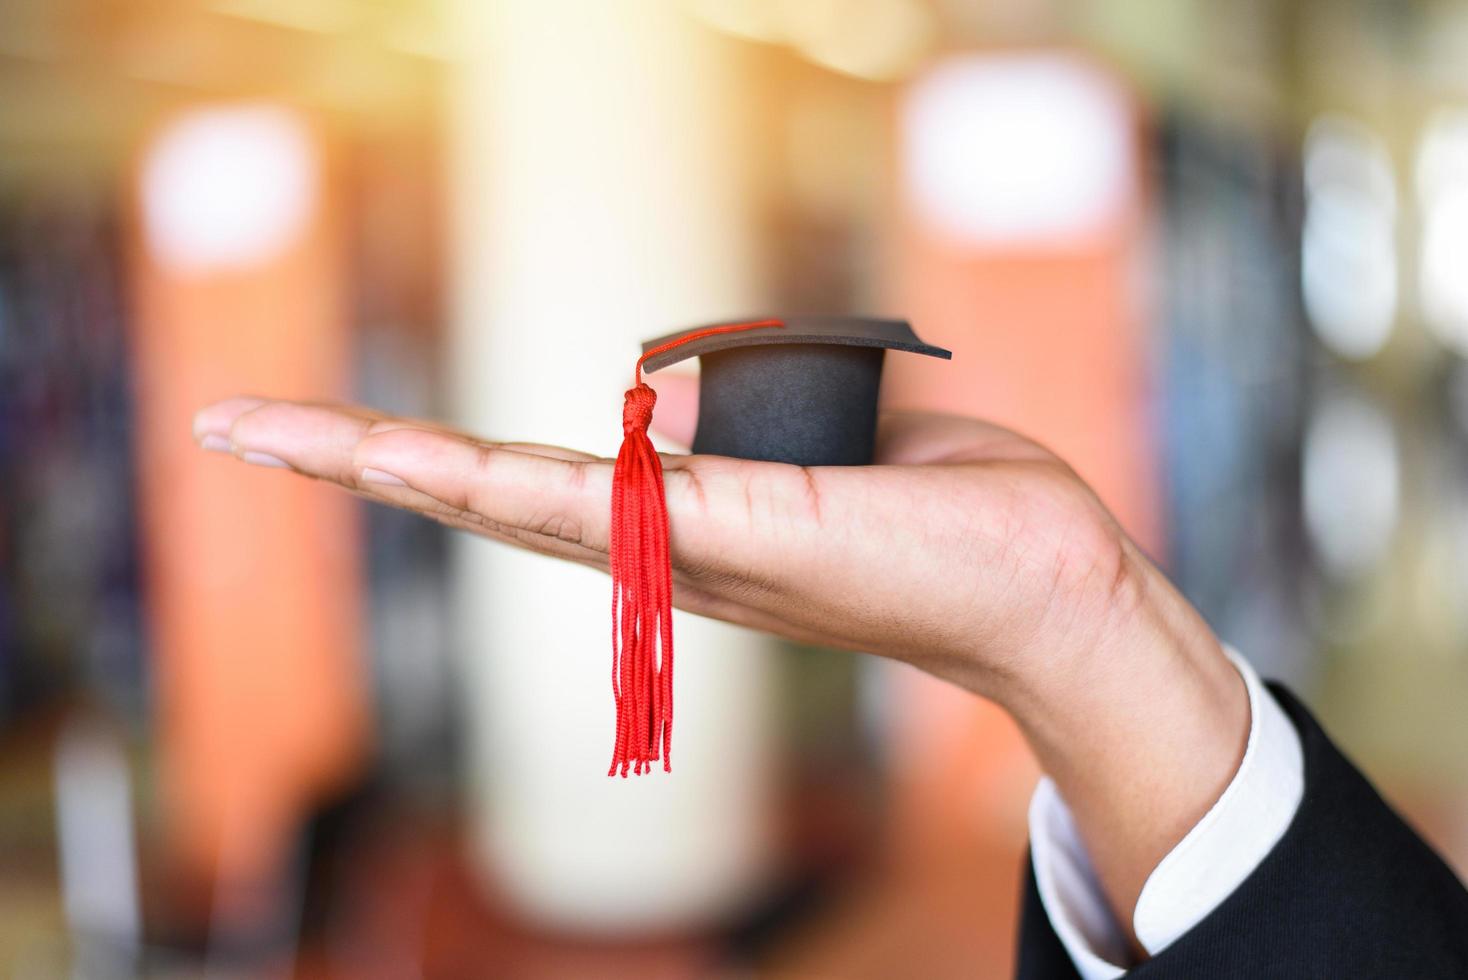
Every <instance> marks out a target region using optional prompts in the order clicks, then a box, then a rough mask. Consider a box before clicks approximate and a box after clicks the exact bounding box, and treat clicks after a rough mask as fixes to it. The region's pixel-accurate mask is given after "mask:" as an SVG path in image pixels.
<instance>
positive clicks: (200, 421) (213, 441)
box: [194, 395, 266, 453]
mask: <svg viewBox="0 0 1468 980" xmlns="http://www.w3.org/2000/svg"><path fill="white" fill-rule="evenodd" d="M265 401H266V400H265V399H264V398H257V397H255V396H254V395H237V396H236V397H234V398H226V399H225V400H224V401H221V402H215V403H214V404H212V405H208V406H206V407H204V408H201V409H199V411H197V412H195V413H194V441H195V442H197V443H198V444H199V445H200V446H202V447H203V448H205V449H209V450H213V451H215V452H226V453H227V452H229V429H230V426H232V425H234V422H235V419H237V418H239V417H240V416H241V415H243V414H245V413H246V412H248V411H251V410H252V409H256V408H259V407H260V406H261V405H263V404H265Z"/></svg>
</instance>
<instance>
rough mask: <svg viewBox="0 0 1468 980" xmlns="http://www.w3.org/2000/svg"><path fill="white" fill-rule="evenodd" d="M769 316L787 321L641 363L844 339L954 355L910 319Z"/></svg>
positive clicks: (657, 365) (660, 340) (654, 366)
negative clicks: (927, 339)
mask: <svg viewBox="0 0 1468 980" xmlns="http://www.w3.org/2000/svg"><path fill="white" fill-rule="evenodd" d="M756 319H764V318H763V317H750V318H749V320H756ZM770 319H779V320H781V321H783V322H784V324H785V326H783V327H755V328H752V329H750V330H740V331H737V332H733V333H725V334H715V335H714V336H712V337H700V338H699V339H698V340H690V341H689V342H688V343H686V344H681V345H679V346H677V347H674V348H673V349H672V350H668V351H664V352H663V353H661V354H659V355H657V356H656V357H650V358H648V359H647V360H646V361H645V362H643V365H642V369H643V370H644V371H649V372H651V371H657V370H660V369H661V368H665V367H667V366H668V365H669V364H676V363H678V362H679V361H683V360H687V359H688V358H690V357H698V356H699V355H701V354H712V353H714V352H715V351H721V350H730V349H732V348H735V347H766V346H770V345H773V344H840V345H843V346H847V347H885V348H888V349H889V350H900V351H909V352H911V353H913V354H926V355H927V356H929V357H941V358H943V359H944V360H948V359H950V358H952V357H953V352H952V351H946V350H944V349H943V348H941V347H933V346H932V345H930V344H925V343H923V342H922V340H921V339H919V338H918V335H917V334H915V333H913V332H912V327H911V326H909V325H908V323H907V321H906V320H882V319H877V318H875V317H857V316H831V315H817V314H804V315H800V316H787V317H771V318H770ZM745 322H748V321H746V320H727V321H724V322H722V323H705V324H703V325H701V326H697V327H690V328H688V329H687V330H679V331H678V332H677V333H670V334H668V335H667V336H665V337H657V338H654V339H653V340H649V341H646V342H644V343H643V345H642V350H643V352H644V353H646V352H647V351H650V350H652V349H653V348H654V347H659V346H661V345H663V344H666V343H667V342H668V341H670V340H677V339H678V338H679V337H682V336H684V335H685V334H690V333H693V332H694V331H697V330H706V329H708V328H709V327H719V326H724V325H725V324H735V323H745Z"/></svg>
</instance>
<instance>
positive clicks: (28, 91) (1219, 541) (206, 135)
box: [0, 0, 1468, 978]
mask: <svg viewBox="0 0 1468 980" xmlns="http://www.w3.org/2000/svg"><path fill="white" fill-rule="evenodd" d="M1465 65H1468V7H1465V6H1463V5H1462V4H1459V3H1455V2H1447V0H1442V2H1435V0H1416V2H1400V3H1382V2H1375V0H1290V2H1283V0H1279V2H1274V0H1248V2H1235V3H1227V4H1220V3H1208V2H1205V0H796V2H775V0H626V2H619V3H614V4H613V3H599V2H596V0H497V2H494V3H479V2H476V0H212V2H182V0H138V2H123V0H94V2H83V0H9V2H7V3H5V4H4V5H3V7H0V971H3V972H4V973H5V975H8V976H15V977H24V978H31V977H58V976H78V977H81V976H85V977H93V976H107V977H113V976H162V977H170V976H195V975H205V974H207V975H213V976H300V977H379V976H380V977H415V976H416V977H427V978H438V977H468V976H504V977H530V978H541V977H586V976H598V977H602V976H605V977H618V976H627V977H633V976H636V977H669V978H680V977H705V976H714V977H719V976H741V975H750V974H754V975H761V976H763V975H769V976H776V977H873V978H877V977H889V976H923V977H958V976H964V977H974V976H979V977H1000V976H1007V975H1008V973H1009V971H1010V969H1011V966H1012V945H1013V939H1012V935H1013V929H1014V919H1015V915H1016V906H1017V898H1018V894H1019V883H1020V874H1021V867H1022V864H1021V862H1022V860H1023V854H1024V838H1025V827H1024V813H1025V807H1026V804H1027V801H1028V796H1029V793H1030V790H1031V788H1032V786H1033V784H1034V780H1035V778H1036V775H1037V774H1036V770H1035V767H1034V764H1033V761H1032V760H1031V759H1030V758H1029V757H1028V755H1027V753H1026V751H1025V749H1024V746H1023V744H1022V743H1021V742H1020V740H1019V738H1018V736H1017V735H1016V733H1015V732H1014V730H1013V729H1012V727H1011V726H1010V725H1009V723H1008V722H1007V721H1006V720H1005V719H1004V718H1003V717H1002V716H1001V715H1000V714H999V713H998V712H997V711H996V710H995V709H993V708H992V707H990V706H988V705H986V704H983V703H981V702H979V701H977V700H976V699H974V698H972V697H969V696H967V695H964V694H961V693H959V692H957V691H954V690H951V689H948V688H945V687H944V686H942V685H941V684H938V683H937V682H934V681H930V680H928V679H926V678H924V677H922V676H920V675H918V674H916V673H914V672H912V671H909V670H906V669H903V668H898V667H894V666H892V665H889V664H883V663H878V662H875V661H873V660H871V659H870V658H863V657H851V656H848V655H842V654H834V653H832V652H829V651H822V650H813V649H802V648H793V647H790V646H788V645H785V644H777V643H775V642H773V641H770V640H768V639H765V638H761V637H757V636H753V635H750V634H746V633H742V632H740V631H738V630H735V629H733V628H727V627H723V626H721V625H719V624H713V623H705V622H701V621H697V620H694V619H692V618H688V619H685V620H683V621H681V622H680V624H679V627H678V628H679V630H680V651H682V652H681V656H680V659H679V665H680V667H679V669H680V673H679V689H678V698H679V716H680V730H679V746H680V759H679V765H678V767H677V769H676V771H675V772H674V773H673V774H672V775H671V776H664V775H662V774H658V775H656V776H655V777H651V778H645V779H642V780H639V781H627V782H623V781H621V780H608V779H607V778H606V777H605V776H604V772H605V766H606V758H607V755H608V752H609V749H610V738H611V730H612V728H611V726H612V699H611V697H610V695H609V692H608V691H607V689H606V687H607V685H606V663H607V656H608V651H607V643H606V636H605V626H606V624H605V616H606V590H607V584H606V581H605V579H603V578H601V577H599V576H597V575H595V574H593V573H590V572H588V571H586V570H584V569H579V568H563V567H560V566H558V565H555V564H554V563H551V562H548V561H546V560H542V559H536V558H531V557H526V556H519V555H512V554H509V553H508V552H507V551H505V550H503V549H498V548H497V546H495V545H492V544H489V543H487V542H484V541H480V540H472V539H469V538H468V537H467V536H463V535H453V534H450V533H448V532H446V531H444V530H443V529H441V528H439V527H437V526H434V525H430V524H429V523H428V522H424V521H419V520H415V519H412V518H409V517H407V516H405V515H402V514H397V513H390V512H387V511H385V510H380V509H373V510H369V509H366V508H365V507H363V506H362V505H359V504H358V503H356V502H355V501H352V500H351V499H350V498H348V497H346V495H343V494H340V493H338V492H335V491H332V490H329V489H327V488H323V487H319V486H315V485H308V484H307V483H306V481H299V480H294V479H291V478H289V477H286V476H284V475H282V474H280V473H277V472H270V471H267V470H256V469H250V468H242V467H239V466H238V465H237V464H234V463H232V462H231V461H230V460H228V459H225V458H221V457H217V456H213V455H210V454H203V453H199V452H198V451H197V450H196V448H195V447H194V445H193V443H192V441H191V438H190V432H189V419H190V416H191V414H192V412H193V410H194V409H195V408H197V407H199V406H200V405H202V404H204V403H206V402H208V401H210V400H212V399H216V398H221V397H225V396H227V395H230V394H234V393H237V392H241V391H246V392H255V393H260V394H266V395H274V396H286V397H302V398H317V399H353V400H358V401H363V402H367V403H370V404H372V405H373V406H375V407H377V408H380V409H384V410H388V411H393V412H401V413H409V414H416V415H423V416H431V417H437V418H445V419H450V420H452V421H453V422H454V423H456V424H458V425H461V426H464V427H466V428H470V429H474V430H476V431H480V432H483V433H486V434H490V435H494V436H509V437H515V438H524V439H539V440H545V441H550V442H559V443H565V444H571V445H575V446H577V447H580V448H585V449H591V450H595V451H598V452H601V453H604V454H606V453H614V452H615V447H616V445H617V442H618V440H619V439H620V431H619V424H618V420H619V412H620V403H621V391H622V389H623V388H624V387H625V385H626V380H627V375H628V372H629V371H630V369H631V365H632V362H633V359H634V358H635V355H636V352H637V341H638V340H639V339H641V338H644V337H649V336H655V335H658V334H662V333H666V332H669V331H671V330H675V329H678V328H680V327H683V326H686V325H691V324H696V323H701V322H707V321H711V320H717V319H722V318H734V317H743V316H750V315H760V314H765V313H769V312H793V311H812V312H814V311H821V312H862V313H879V314H888V315H896V316H904V317H907V318H909V319H910V320H911V321H912V322H913V324H914V326H915V327H916V329H917V330H918V332H919V333H920V334H921V335H922V336H923V337H924V339H925V340H927V341H929V342H931V343H936V344H941V345H943V346H946V347H950V348H952V349H953V350H954V352H955V359H954V360H953V361H952V362H951V364H945V363H938V362H933V363H916V362H917V361H920V360H924V359H919V358H909V357H906V356H904V355H900V354H893V355H889V357H888V362H887V367H888V372H887V376H886V385H885V391H884V397H885V398H886V399H887V401H888V402H890V403H891V404H894V405H904V406H929V407H935V408H942V409H944V410H949V411H956V412H963V413H968V414H975V415H983V416H986V417H990V418H994V419H997V420H999V421H1002V422H1004V423H1007V424H1010V425H1013V426H1015V427H1018V428H1019V429H1021V430H1023V431H1025V432H1027V433H1030V434H1032V435H1034V436H1036V437H1038V438H1040V439H1042V440H1043V441H1045V442H1047V443H1049V444H1050V445H1052V446H1053V447H1055V448H1056V449H1058V450H1059V451H1060V452H1061V453H1062V454H1063V455H1065V456H1067V457H1068V458H1069V459H1071V460H1072V462H1074V463H1075V464H1076V466H1077V468H1078V469H1079V470H1080V472H1081V473H1082V475H1083V476H1085V477H1087V478H1088V479H1089V480H1091V481H1092V483H1093V484H1094V485H1095V486H1096V487H1097V488H1098V490H1099V491H1100V492H1101V494H1102V495H1103V497H1104V498H1105V499H1106V501H1107V502H1108V504H1109V505H1110V506H1111V507H1112V508H1113V509H1114V510H1115V511H1116V512H1117V514H1118V515H1119V516H1120V517H1121V519H1122V521H1123V523H1124V524H1125V525H1126V526H1127V527H1128V529H1129V530H1130V531H1131V532H1132V534H1133V535H1134V536H1135V537H1136V538H1137V539H1138V540H1139V541H1141V542H1142V543H1143V544H1144V546H1145V547H1146V548H1147V549H1148V550H1149V552H1150V553H1151V554H1153V555H1154V556H1155V557H1156V558H1157V560H1158V561H1159V562H1160V563H1161V564H1163V565H1164V566H1165V567H1166V568H1167V569H1168V570H1169V571H1170V573H1171V574H1172V575H1173V577H1174V578H1175V579H1176V580H1177V581H1178V582H1179V583H1180V585H1181V587H1182V588H1183V590H1184V591H1185V592H1186V593H1187V595H1188V596H1189V597H1190V598H1191V599H1192V600H1193V601H1194V602H1195V603H1196V604H1197V605H1198V606H1199V607H1200V608H1201V609H1202V610H1203V611H1204V613H1205V614H1206V615H1207V617H1208V618H1209V620H1210V621H1211V622H1212V624H1213V625H1214V627H1215V628H1216V629H1217V631H1218V632H1219V633H1220V635H1221V636H1222V637H1224V638H1225V639H1226V640H1227V641H1229V642H1231V643H1232V644H1234V645H1235V646H1236V647H1237V648H1238V649H1240V650H1241V651H1242V652H1244V653H1245V654H1246V655H1247V656H1248V657H1250V658H1251V659H1252V660H1253V661H1254V662H1255V664H1256V665H1258V666H1259V668H1260V670H1261V672H1263V673H1265V674H1266V675H1271V676H1275V677H1278V678H1282V679H1285V680H1286V681H1288V682H1289V683H1291V684H1292V685H1294V686H1295V687H1296V689H1297V690H1299V691H1300V692H1301V693H1302V694H1303V695H1304V696H1305V697H1306V699H1307V700H1308V701H1309V702H1310V703H1311V704H1312V705H1314V706H1315V707H1316V708H1317V709H1318V711H1319V712H1320V714H1321V715H1322V717H1323V719H1324V721H1325V723H1326V725H1327V727H1328V728H1330V729H1331V730H1332V731H1333V732H1334V733H1335V734H1336V736H1337V737H1338V739H1339V740H1340V742H1341V743H1342V744H1343V745H1344V747H1345V748H1346V749H1347V750H1348V751H1349V752H1350V753H1351V754H1352V755H1353V756H1354V758H1355V759H1356V760H1357V761H1358V762H1359V763H1360V764H1361V766H1362V767H1363V768H1364V769H1365V770H1366V771H1367V773H1368V774H1369V775H1370V776H1371V777H1372V778H1373V779H1374V780H1376V781H1377V783H1378V784H1379V785H1380V786H1381V787H1382V788H1383V789H1384V791H1385V792H1386V793H1387V795H1388V796H1389V797H1390V798H1391V799H1393V800H1394V801H1395V802H1396V803H1397V804H1398V805H1399V806H1400V808H1401V809H1402V810H1403V811H1404V813H1405V814H1406V815H1407V816H1408V817H1409V818H1410V820H1411V821H1412V822H1413V823H1414V825H1415V826H1417V827H1418V828H1419V829H1420V830H1421V832H1422V833H1423V834H1424V835H1425V836H1426V837H1427V838H1428V839H1429V840H1431V841H1432V842H1433V843H1434V844H1435V845H1436V846H1437V847H1438V848H1439V849H1440V850H1441V851H1442V852H1443V853H1444V854H1445V855H1446V856H1447V857H1448V858H1449V860H1450V861H1451V862H1452V863H1453V864H1454V866H1455V867H1456V868H1457V869H1458V871H1459V872H1460V874H1461V873H1464V872H1468V761H1465V760H1468V722H1465V717H1468V716H1465V706H1468V362H1465V357H1468V267H1465V261H1468V67H1465ZM654 380H655V379H654ZM667 448H676V447H667Z"/></svg>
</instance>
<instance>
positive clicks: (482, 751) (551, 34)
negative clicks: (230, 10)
mask: <svg viewBox="0 0 1468 980" xmlns="http://www.w3.org/2000/svg"><path fill="white" fill-rule="evenodd" d="M456 10H457V14H458V20H457V23H456V24H455V32H456V34H455V39H456V41H457V42H458V43H460V44H462V45H464V47H465V50H464V51H463V61H462V64H461V69H462V73H461V76H460V77H459V78H458V79H456V81H455V87H454V105H453V117H452V125H453V130H454V137H455V146H454V155H453V166H454V173H453V178H452V185H451V186H452V190H451V193H452V197H451V207H452V210H453V212H454V214H455V219H456V224H457V228H456V233H457V238H456V247H455V259H454V273H455V301H456V302H455V309H454V324H453V329H452V332H451V342H450V358H451V370H452V372H453V384H454V393H455V397H456V404H457V407H458V411H457V416H458V421H459V422H461V423H462V424H464V425H466V426H467V427H469V428H471V429H473V430H475V431H478V432H482V433H488V434H492V435H494V436H496V437H510V438H515V439H527V440H537V441H545V442H551V443H557V444H562V445H569V446H574V447H577V448H584V449H589V450H592V451H595V452H598V453H601V454H603V455H614V454H615V452H616V447H617V444H618V442H619V441H620V439H621V411H622V392H623V391H624V390H625V389H626V388H627V387H628V386H629V384H630V378H631V372H632V365H633V362H634V361H635V359H636V356H637V354H638V352H639V348H638V346H637V342H638V341H639V340H640V339H641V338H645V337H649V336H654V335H657V334H660V333H664V332H667V331H669V330H673V329H676V328H678V327H679V326H681V325H684V324H691V323H697V322H701V321H704V320H711V319H717V318H720V317H723V316H728V315H734V316H737V315H740V314H743V313H746V312H749V311H751V310H755V309H757V308H758V306H759V303H758V300H759V297H758V296H757V295H754V293H753V291H752V290H753V287H752V281H751V278H752V277H751V266H752V263H751V261H750V254H751V250H752V234H753V229H752V224H753V223H752V220H751V217H750V214H751V211H752V210H753V209H752V208H750V207H749V206H748V203H747V200H746V198H747V193H746V190H745V188H746V187H747V181H746V178H745V175H744V171H745V169H746V168H745V165H744V163H743V162H742V161H743V160H745V159H746V156H747V155H746V154H744V153H743V152H742V150H741V146H740V136H741V134H742V132H743V131H744V127H743V126H742V125H741V123H740V120H739V118H738V116H737V114H736V109H737V107H738V106H739V104H740V93H739V77H738V74H737V71H736V68H737V66H736V65H735V64H734V63H733V62H734V58H735V55H736V53H737V47H736V46H735V45H734V44H733V43H732V42H728V41H725V40H721V39H719V38H718V37H716V36H713V35H712V34H711V33H710V32H708V31H706V30H705V29H703V28H701V27H700V26H699V25H698V24H697V23H696V22H693V21H691V20H690V19H688V18H687V17H686V16H685V15H684V14H683V13H682V7H681V5H680V4H673V3H668V2H666V0H635V2H628V0H619V2H617V3H605V2H599V0H502V2H495V3H483V2H481V0H460V2H459V3H458V4H457V7H456ZM456 558H457V562H458V572H459V574H458V588H459V594H458V600H459V601H458V604H457V605H458V608H459V610H460V619H459V623H458V625H459V627H460V635H461V637H462V640H463V646H464V653H465V663H466V670H465V676H466V687H467V691H466V695H467V701H468V712H469V716H468V717H469V724H470V743H471V744H470V760H471V765H472V775H471V779H472V784H473V787H474V789H475V793H476V803H475V811H474V814H473V827H474V830H475V835H476V837H475V839H476V846H477V848H478V852H479V854H480V856H481V857H482V860H483V861H484V866H485V869H486V871H488V872H489V873H490V874H491V875H492V876H493V877H494V879H495V880H496V882H497V884H498V885H499V886H500V887H502V888H508V889H509V891H510V892H511V894H512V895H513V896H515V897H516V898H517V899H518V901H519V902H520V903H522V905H523V906H524V907H525V908H526V909H527V910H528V911H529V912H530V913H531V914H533V915H536V916H538V917H539V918H540V919H542V920H543V921H546V922H548V923H550V924H553V925H559V926H565V927H571V928H583V929H592V930H635V929H642V928H667V927H676V926H680V925H682V926H687V925H691V924H694V923H697V922H699V921H702V920H707V919H710V918H714V917H717V916H718V915H720V914H722V913H724V912H726V911H728V910H730V909H732V908H733V907H735V906H737V904H738V903H739V902H741V901H743V900H744V899H745V898H746V897H747V896H748V893H749V892H750V890H751V888H753V887H754V886H755V885H756V884H757V883H758V882H759V881H760V880H761V878H762V877H763V875H764V873H765V869H766V866H767V864H768V859H769V825H770V820H769V818H770V810H771V788H772V786H771V777H772V775H773V769H772V765H771V751H772V746H771V744H770V734H771V720H770V702H771V696H770V695H771V690H772V679H773V678H772V675H771V666H772V665H771V661H770V655H769V653H768V651H767V649H765V647H766V644H765V643H764V642H762V641H761V640H759V639H758V638H757V637H755V636H754V635H751V634H748V633H746V632H743V631H739V630H736V629H734V628H733V627H727V626H724V625H722V624H716V623H713V622H709V621H706V620H701V619H696V618H692V617H688V616H682V615H680V617H679V618H678V619H677V621H676V625H675V629H676V635H677V675H676V682H677V688H676V692H675V699H676V700H675V703H676V718H677V723H676V726H675V729H674V736H673V773H672V774H671V775H667V774H664V773H662V772H657V773H655V774H653V775H652V776H650V777H643V778H641V779H628V780H622V779H608V778H607V776H606V770H607V765H608V762H609V760H610V757H611V749H612V732H613V709H612V695H611V690H610V679H609V678H610V657H611V652H610V645H609V644H610V622H609V615H610V602H611V591H610V588H611V587H610V584H609V582H608V580H607V578H606V577H605V576H603V575H600V574H597V573H595V572H592V571H589V570H586V569H582V568H580V567H573V566H569V565H564V564H560V563H557V562H554V561H551V560H549V559H543V558H536V557H531V556H526V555H522V554H518V553H514V552H512V551H511V550H510V549H508V548H505V547H503V546H500V545H495V544H492V543H489V542H485V541H480V540H475V539H470V538H468V537H467V536H465V537H464V538H462V539H461V541H460V543H459V545H458V550H457V555H456Z"/></svg>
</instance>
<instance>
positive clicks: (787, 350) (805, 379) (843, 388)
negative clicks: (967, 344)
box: [642, 315, 953, 466]
mask: <svg viewBox="0 0 1468 980" xmlns="http://www.w3.org/2000/svg"><path fill="white" fill-rule="evenodd" d="M779 319H780V320H781V322H782V323H783V324H784V326H778V327H776V326H771V327H757V328H754V329H750V330H741V331H737V332H734V333H724V334H717V335H714V336H709V337H700V338H698V339H696V340H690V341H689V342H688V343H686V344H680V345H678V346H676V347H673V348H671V349H670V350H667V351H664V352H663V353H661V354H658V355H656V356H655V357H650V358H648V359H647V360H646V361H645V362H644V364H643V369H644V370H645V371H649V372H651V371H657V370H659V369H660V368H664V367H667V366H668V365H670V364H674V363H677V362H678V361H681V360H684V359H685V358H689V357H695V356H696V357H698V358H700V360H701V363H702V375H701V379H700V382H699V413H698V432H697V434H696V435H695V436H694V439H693V451H694V452H696V453H713V454H716V455H720V456H737V457H740V458H742V459H760V460H769V461H772V462H780V463H798V464H801V465H804V466H857V465H862V464H865V463H870V462H871V461H872V450H873V447H874V444H875V441H876V426H877V393H878V390H879V389H880V387H881V381H882V361H883V357H884V355H885V353H886V351H887V350H888V349H891V350H900V351H908V352H911V353H914V354H925V355H928V356H929V357H940V358H943V359H945V360H947V359H949V358H951V357H952V356H953V355H952V353H951V352H950V351H946V350H944V349H943V348H941V347H933V346H931V345H928V344H925V343H923V342H922V341H921V340H920V339H919V338H918V336H917V334H915V333H913V331H912V327H911V326H909V325H908V323H907V321H905V320H884V319H875V318H870V317H852V316H819V315H802V316H788V317H781V318H779ZM729 322H731V323H735V322H741V321H729ZM720 325H721V324H704V325H702V326H699V327H693V328H690V329H688V330H680V331H678V332H677V333H673V334H669V335H667V336H665V337H658V338H656V339H654V340H649V341H647V342H646V343H644V344H643V345H642V349H643V351H644V352H645V351H649V350H652V349H653V348H656V347H659V346H662V345H664V344H666V343H668V342H669V341H673V340H677V339H678V338H679V337H681V336H684V335H686V334H690V333H694V332H695V331H698V330H705V329H708V328H709V327H711V326H720Z"/></svg>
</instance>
